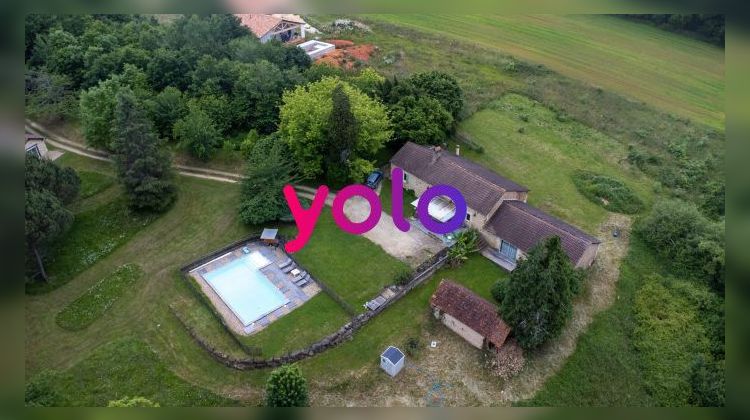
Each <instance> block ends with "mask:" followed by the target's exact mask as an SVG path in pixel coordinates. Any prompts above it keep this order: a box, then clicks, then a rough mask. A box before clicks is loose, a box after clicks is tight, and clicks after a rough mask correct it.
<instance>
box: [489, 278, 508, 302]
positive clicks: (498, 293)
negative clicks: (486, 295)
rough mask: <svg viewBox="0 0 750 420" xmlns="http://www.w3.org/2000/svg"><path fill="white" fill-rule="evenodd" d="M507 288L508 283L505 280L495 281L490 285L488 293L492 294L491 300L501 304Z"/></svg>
mask: <svg viewBox="0 0 750 420" xmlns="http://www.w3.org/2000/svg"><path fill="white" fill-rule="evenodd" d="M507 288H508V281H507V280H497V281H495V283H494V284H493V285H492V288H491V289H490V293H491V294H492V298H493V299H495V300H496V301H498V302H502V301H503V298H504V297H505V291H506V289H507Z"/></svg>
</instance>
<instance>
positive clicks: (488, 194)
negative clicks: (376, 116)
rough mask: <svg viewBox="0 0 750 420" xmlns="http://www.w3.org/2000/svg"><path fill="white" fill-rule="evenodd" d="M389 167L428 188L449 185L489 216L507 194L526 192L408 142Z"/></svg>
mask: <svg viewBox="0 0 750 420" xmlns="http://www.w3.org/2000/svg"><path fill="white" fill-rule="evenodd" d="M391 163H392V164H393V165H395V166H398V167H399V168H401V169H403V170H405V171H406V172H409V173H410V174H412V175H414V176H416V177H418V178H419V179H421V180H423V181H425V182H427V183H428V184H430V185H437V184H445V185H451V186H453V187H454V188H457V189H458V190H459V191H461V194H463V196H464V198H465V199H466V202H467V204H468V205H469V207H471V208H472V209H474V210H477V211H478V212H480V213H482V214H485V215H488V214H489V213H490V212H491V211H492V209H493V208H494V206H495V205H496V204H497V203H498V202H499V201H500V199H501V197H502V195H503V193H504V192H506V191H519V192H526V191H528V190H529V189H528V188H526V187H524V186H522V185H519V184H516V183H515V182H513V181H511V180H509V179H507V178H505V177H503V176H500V175H498V174H496V173H495V172H493V171H491V170H489V169H487V168H485V167H484V166H482V165H479V164H476V163H474V162H472V161H470V160H467V159H464V158H461V157H459V156H455V155H453V154H451V153H450V152H448V151H445V150H443V151H436V150H435V149H434V148H431V147H425V146H420V145H418V144H415V143H412V142H407V143H406V144H405V145H404V146H403V147H401V149H400V150H399V151H398V152H396V154H395V155H393V158H391Z"/></svg>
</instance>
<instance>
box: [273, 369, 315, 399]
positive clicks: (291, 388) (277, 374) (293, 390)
mask: <svg viewBox="0 0 750 420" xmlns="http://www.w3.org/2000/svg"><path fill="white" fill-rule="evenodd" d="M266 405H267V406H268V407H307V406H308V405H309V400H308V395H307V380H306V379H305V378H304V377H303V376H302V372H300V370H299V368H298V367H297V365H284V366H282V367H280V368H278V369H275V370H274V371H273V372H271V375H269V376H268V381H267V382H266Z"/></svg>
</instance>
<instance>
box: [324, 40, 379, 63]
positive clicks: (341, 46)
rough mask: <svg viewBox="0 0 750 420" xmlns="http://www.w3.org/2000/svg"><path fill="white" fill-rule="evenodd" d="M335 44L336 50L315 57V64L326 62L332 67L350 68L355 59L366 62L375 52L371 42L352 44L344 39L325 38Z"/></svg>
mask: <svg viewBox="0 0 750 420" xmlns="http://www.w3.org/2000/svg"><path fill="white" fill-rule="evenodd" d="M326 42H329V43H331V44H333V45H335V46H336V50H334V51H333V52H331V53H328V54H326V55H325V56H323V57H321V58H319V59H317V60H316V61H315V62H316V63H317V64H327V65H330V66H334V67H340V68H344V69H351V68H352V67H353V66H354V63H355V62H356V61H364V62H367V61H368V60H369V59H370V57H371V56H372V54H373V53H374V52H375V46H374V45H372V44H362V45H354V43H353V42H351V41H347V40H344V39H332V40H327V41H326Z"/></svg>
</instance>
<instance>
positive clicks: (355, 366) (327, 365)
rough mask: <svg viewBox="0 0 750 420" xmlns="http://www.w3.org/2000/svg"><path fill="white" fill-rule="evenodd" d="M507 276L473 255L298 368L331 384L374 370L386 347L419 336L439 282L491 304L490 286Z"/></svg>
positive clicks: (400, 343)
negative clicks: (460, 286) (466, 290)
mask: <svg viewBox="0 0 750 420" xmlns="http://www.w3.org/2000/svg"><path fill="white" fill-rule="evenodd" d="M506 276H507V273H506V272H505V271H503V270H502V269H501V268H500V267H498V266H497V265H495V264H492V263H491V262H490V261H489V260H487V259H486V258H484V257H482V256H481V255H479V254H474V255H472V256H471V257H470V258H469V260H468V261H467V262H466V263H465V264H464V265H463V266H461V267H459V268H448V267H445V268H442V269H440V270H438V271H437V273H435V275H433V276H432V277H431V278H430V279H429V280H427V281H426V282H425V283H424V284H423V285H421V286H419V287H417V288H416V289H414V290H412V291H411V292H409V294H407V295H406V296H404V297H403V298H402V299H401V300H399V301H398V302H396V303H394V304H393V305H392V306H391V307H389V308H388V309H386V310H385V311H384V312H383V313H382V314H380V315H379V316H377V317H375V318H374V319H373V320H372V321H370V322H369V323H368V324H367V325H365V326H364V327H363V328H362V329H361V330H360V331H359V332H358V333H357V334H356V335H355V336H354V338H353V339H352V340H351V341H348V342H346V343H344V344H341V345H340V346H338V347H336V348H334V349H331V350H329V351H326V352H324V353H322V354H321V355H319V356H316V357H314V358H312V359H307V360H305V361H303V362H302V364H301V366H302V368H303V370H304V372H305V374H307V375H308V377H311V378H326V377H329V376H330V383H331V384H336V383H338V382H340V381H345V380H346V378H347V377H348V376H350V375H352V374H353V373H354V372H357V371H359V370H360V369H362V368H363V367H368V366H369V367H372V366H377V364H378V360H379V359H378V356H379V355H380V353H381V352H382V351H383V349H385V348H386V347H387V346H388V345H392V344H394V343H395V344H397V345H402V344H403V343H404V342H405V341H406V340H407V339H408V338H409V337H418V336H419V335H420V331H421V330H422V329H423V328H425V327H426V326H427V325H428V324H429V322H430V316H431V313H430V310H429V300H430V296H432V294H433V293H434V292H435V289H436V288H437V285H438V284H439V283H440V280H442V279H451V280H454V281H456V282H458V283H460V284H463V285H465V286H466V287H468V288H470V289H471V290H473V291H474V292H476V293H477V294H479V295H481V296H483V297H485V298H486V299H488V300H490V301H492V300H491V299H492V298H491V296H490V293H489V290H490V287H491V286H492V283H494V282H495V280H497V279H499V278H504V277H506ZM331 366H336V370H337V371H338V372H340V374H339V375H333V376H332V375H331Z"/></svg>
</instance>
